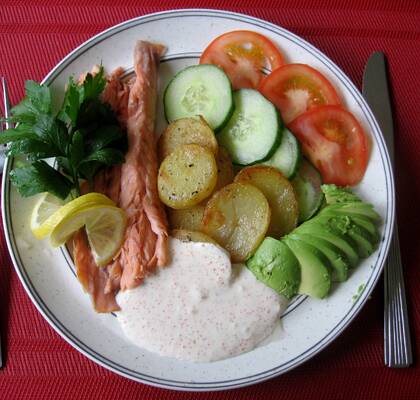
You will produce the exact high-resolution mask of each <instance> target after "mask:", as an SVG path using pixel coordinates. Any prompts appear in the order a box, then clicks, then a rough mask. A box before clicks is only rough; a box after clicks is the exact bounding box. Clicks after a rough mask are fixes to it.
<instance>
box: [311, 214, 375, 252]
mask: <svg viewBox="0 0 420 400" xmlns="http://www.w3.org/2000/svg"><path fill="white" fill-rule="evenodd" d="M312 223H317V224H321V225H323V226H326V227H328V228H330V229H332V230H334V231H335V232H336V233H337V234H340V233H341V234H342V235H344V236H346V237H347V238H350V239H351V240H352V241H353V242H354V245H353V248H355V249H356V251H357V253H358V254H359V257H360V258H366V257H369V256H370V255H371V254H372V253H373V251H374V249H375V246H374V245H373V244H372V243H371V241H373V238H371V237H370V234H369V232H368V231H366V230H365V229H364V228H362V227H360V226H358V225H356V224H355V223H354V222H353V220H352V217H351V216H348V215H336V214H334V213H332V214H331V211H330V215H328V214H324V215H321V214H320V215H319V216H317V218H315V219H313V220H312Z"/></svg>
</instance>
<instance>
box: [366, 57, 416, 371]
mask: <svg viewBox="0 0 420 400" xmlns="http://www.w3.org/2000/svg"><path fill="white" fill-rule="evenodd" d="M363 96H364V98H365V99H366V101H367V102H368V104H369V106H370V108H371V109H372V112H373V114H374V115H375V117H376V120H377V121H378V123H379V126H380V127H381V131H382V134H383V136H384V139H385V143H386V145H387V147H388V152H389V156H390V159H391V163H392V166H393V167H394V125H393V120H392V107H391V96H390V91H389V86H388V76H387V65H386V59H385V55H384V54H383V53H381V52H376V53H373V54H372V55H371V56H370V57H369V59H368V61H367V63H366V66H365V71H364V74H363ZM384 296H385V297H384V358H385V365H387V366H388V367H396V368H403V367H408V366H409V365H410V364H412V362H413V356H412V349H411V338H410V329H409V324H408V313H407V303H406V298H405V287H404V277H403V270H402V263H401V254H400V243H399V239H398V226H397V219H396V218H395V225H394V232H393V237H392V241H391V246H390V249H389V253H388V258H387V261H386V263H385V268H384Z"/></svg>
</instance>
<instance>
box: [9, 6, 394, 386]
mask: <svg viewBox="0 0 420 400" xmlns="http://www.w3.org/2000/svg"><path fill="white" fill-rule="evenodd" d="M183 16H207V17H211V16H213V17H216V18H217V17H219V18H220V17H222V18H223V17H224V18H229V19H236V20H240V21H242V22H248V23H251V24H252V25H256V26H259V27H262V28H265V29H268V30H271V31H272V32H274V33H275V34H283V35H286V36H288V38H293V39H294V40H296V41H297V42H298V43H299V44H300V45H303V46H304V48H305V49H306V50H308V51H309V52H310V53H311V54H313V55H314V56H316V57H317V58H318V59H319V60H320V61H322V62H324V64H326V65H327V66H328V67H329V68H330V69H331V70H332V71H333V72H334V74H335V76H336V77H337V78H339V79H340V81H341V82H342V83H343V84H345V85H346V86H347V87H348V89H349V90H350V92H351V93H352V95H353V97H354V98H355V100H356V102H357V103H358V106H359V107H360V109H361V110H362V111H363V112H364V114H365V117H366V119H367V120H368V121H369V125H370V126H371V127H373V128H374V129H373V130H374V132H373V136H374V137H375V138H376V140H377V142H378V145H379V146H378V147H379V151H380V154H381V159H382V164H383V166H384V170H385V179H386V183H387V181H388V183H389V188H388V190H387V193H386V196H387V208H388V210H387V215H385V219H384V221H383V224H384V241H383V243H382V245H381V247H380V252H379V253H378V257H377V260H376V264H379V266H377V267H376V268H375V269H374V271H375V272H376V273H375V272H374V273H372V274H371V275H370V276H369V279H368V281H367V283H366V286H367V287H366V289H365V290H364V291H363V293H362V295H361V296H360V297H359V299H358V300H357V301H356V302H355V303H354V304H353V306H352V307H351V308H350V310H349V312H348V313H347V314H346V315H345V316H344V317H343V319H342V320H340V322H339V323H337V324H336V325H335V326H334V328H333V329H332V330H330V331H329V332H328V333H327V335H325V336H324V337H323V338H322V339H321V340H320V341H319V342H318V343H317V344H316V345H315V346H313V347H316V349H315V350H312V351H310V352H309V354H306V355H304V356H302V354H305V353H306V352H307V351H308V349H306V350H305V351H304V352H303V353H302V354H300V355H299V356H297V357H296V359H297V361H295V362H292V364H291V365H289V366H288V367H286V368H285V369H282V368H281V366H277V367H275V368H271V369H270V370H268V371H263V372H261V373H258V374H254V375H252V376H250V377H245V378H236V379H231V380H228V381H224V382H221V381H219V382H216V383H211V382H192V381H173V380H169V379H163V378H159V377H152V376H148V375H145V374H141V373H138V372H136V374H137V375H139V374H140V375H142V376H133V375H130V374H128V372H124V370H120V369H119V368H118V367H120V366H118V367H117V365H116V363H115V362H113V361H111V360H107V359H106V358H105V357H103V356H101V355H100V354H96V356H95V355H94V354H92V352H93V353H96V351H95V350H93V349H89V347H87V346H86V345H85V344H84V343H82V342H81V341H80V340H79V339H78V338H77V336H75V335H74V334H73V333H72V332H70V331H69V330H68V329H67V328H66V327H65V326H63V325H62V324H61V322H60V321H59V320H58V319H57V318H56V317H55V316H54V315H53V314H52V313H51V312H50V310H49V309H48V306H46V305H45V303H44V302H43V300H42V298H40V296H39V295H38V293H37V292H36V289H35V288H34V287H33V285H31V281H30V279H29V277H28V276H25V275H24V271H25V268H24V265H23V263H22V262H21V260H20V257H19V253H18V251H17V249H16V243H15V238H14V237H13V239H12V236H13V228H12V225H11V221H10V219H11V218H10V211H9V208H10V201H9V197H10V180H9V179H8V178H7V177H8V172H9V171H10V168H11V165H12V161H13V160H12V159H10V158H8V159H7V160H6V162H5V165H4V169H3V177H4V178H3V181H2V188H1V191H2V202H1V211H2V218H3V228H4V235H5V239H6V244H7V248H8V251H9V255H10V258H11V259H12V262H13V266H14V269H15V271H16V273H17V274H18V276H19V279H20V281H21V283H22V285H23V286H24V288H25V291H26V293H27V294H28V296H29V297H30V299H31V301H32V303H33V304H34V305H35V306H36V308H37V310H38V311H39V312H40V313H41V315H42V316H43V318H44V319H45V320H46V321H47V322H48V323H49V325H50V326H51V327H52V328H53V329H54V330H55V331H56V332H57V333H58V334H59V335H60V336H61V337H62V338H63V339H64V340H66V342H67V343H69V344H70V345H71V346H72V347H74V348H75V349H76V350H77V351H79V352H80V353H82V354H83V355H85V356H86V357H88V358H89V359H90V360H92V361H94V362H95V363H97V364H99V365H101V366H102V367H104V368H106V369H108V370H111V371H112V372H114V373H117V374H119V375H122V376H124V377H126V378H129V379H131V380H135V381H138V382H142V383H145V384H149V385H152V386H156V387H160V388H166V389H173V390H184V391H213V390H227V389H234V388H239V387H244V386H248V385H252V384H255V383H259V382H263V381H265V380H268V379H271V378H274V377H275V376H278V375H281V374H283V373H286V372H288V371H290V370H292V369H294V368H296V367H298V366H299V365H301V364H303V363H304V362H306V361H308V360H310V359H311V358H313V357H314V356H315V355H316V354H318V353H319V352H321V351H322V350H324V349H325V348H326V347H327V346H328V345H329V344H331V343H332V342H333V341H334V340H335V339H336V338H338V337H339V336H340V335H341V333H342V332H343V331H344V329H346V328H347V327H348V326H349V325H350V323H351V322H352V321H353V320H354V318H355V317H356V316H357V315H358V314H359V312H360V310H361V309H362V308H363V306H364V304H365V303H366V301H367V299H368V297H369V295H370V293H371V292H372V290H373V289H374V288H375V286H376V284H377V281H378V279H379V277H380V275H381V273H382V270H383V268H384V264H385V260H386V256H387V254H388V251H389V246H390V240H391V237H392V231H393V227H394V221H395V184H394V176H393V169H392V167H391V163H390V158H389V154H388V151H387V148H386V145H385V142H384V139H383V135H382V132H381V129H380V127H379V124H378V123H377V121H376V118H375V117H374V115H373V113H372V111H371V109H370V107H369V106H368V104H367V103H366V101H365V100H364V98H363V96H362V95H361V93H360V91H359V90H358V89H357V88H356V86H355V85H354V84H353V82H352V81H351V80H350V79H349V78H348V77H347V75H346V74H345V73H344V72H343V71H342V70H341V69H340V68H339V67H338V66H337V65H336V64H335V63H334V62H333V61H332V60H331V59H330V58H329V57H327V56H326V55H325V54H324V53H322V52H321V51H320V50H319V49H317V48H316V47H315V46H314V45H312V44H310V43H309V42H307V41H306V40H305V39H303V38H301V37H299V36H298V35H296V34H294V33H292V32H290V31H289V30H287V29H285V28H283V27H281V26H278V25H275V24H273V23H271V22H268V21H265V20H263V19H260V18H256V17H253V16H249V15H247V14H242V13H236V12H231V11H225V10H215V9H204V8H193V9H176V10H166V11H162V12H157V13H151V14H144V15H141V16H138V17H135V18H131V19H129V20H126V21H123V22H121V23H119V24H116V25H114V26H111V27H109V28H108V29H106V30H104V31H102V32H99V33H98V34H96V35H94V36H93V37H91V38H90V39H88V40H86V41H85V42H83V43H82V44H81V45H79V46H78V47H76V48H75V49H74V50H72V51H71V52H70V53H68V54H67V55H66V56H65V57H64V58H63V59H61V60H60V61H59V62H58V63H57V64H56V65H55V66H54V68H52V69H51V71H50V72H49V73H48V74H47V75H46V77H45V78H44V79H43V80H42V83H43V84H48V85H49V84H51V82H52V81H53V80H54V79H55V77H56V76H57V75H58V74H59V73H60V72H61V70H62V69H64V68H65V67H67V65H68V64H69V63H70V62H72V61H73V60H74V59H75V58H76V57H78V56H80V55H81V54H83V53H84V52H85V51H87V50H88V49H90V48H91V47H93V46H95V45H96V44H97V43H99V42H101V41H103V40H106V39H107V38H108V37H110V36H112V35H113V34H116V33H118V32H121V31H122V30H125V29H129V28H131V27H132V26H136V25H139V24H141V23H146V22H149V21H151V20H153V19H156V18H159V17H164V18H169V17H171V18H172V17H173V18H177V17H183ZM377 133H378V134H377ZM6 200H7V201H6ZM49 314H51V315H49ZM78 342H80V344H79V343H78ZM83 347H87V350H86V349H85V348H83ZM100 358H103V359H105V360H106V361H107V362H109V364H107V363H106V362H104V361H102V360H101V359H100ZM123 368H124V367H123ZM126 369H127V368H126ZM175 382H176V383H177V384H176V385H173V384H172V383H175ZM226 383H230V384H228V385H226Z"/></svg>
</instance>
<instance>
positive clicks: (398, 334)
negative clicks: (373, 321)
mask: <svg viewBox="0 0 420 400" xmlns="http://www.w3.org/2000/svg"><path fill="white" fill-rule="evenodd" d="M384 280H385V282H384V283H385V287H384V295H385V298H384V300H385V301H384V304H385V307H384V319H385V324H384V331H385V332H384V338H385V346H384V351H385V364H386V365H387V366H388V367H394V368H405V367H408V366H409V365H410V364H412V362H413V355H412V351H411V338H410V328H409V325H408V313H407V301H406V297H405V287H404V277H403V271H402V263H401V253H400V241H399V238H398V224H397V219H396V218H395V225H394V232H393V236H392V241H391V245H390V248H389V253H388V259H387V262H386V264H385V269H384Z"/></svg>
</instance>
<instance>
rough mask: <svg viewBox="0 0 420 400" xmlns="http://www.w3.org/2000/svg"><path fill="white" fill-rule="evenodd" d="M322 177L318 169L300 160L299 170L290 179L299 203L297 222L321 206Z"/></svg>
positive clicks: (306, 217)
mask: <svg viewBox="0 0 420 400" xmlns="http://www.w3.org/2000/svg"><path fill="white" fill-rule="evenodd" d="M321 184H322V178H321V174H320V173H319V172H318V170H317V169H316V168H315V167H314V166H312V164H311V163H309V162H308V161H306V160H302V162H301V165H300V167H299V171H298V173H297V175H296V176H295V178H294V179H293V180H292V185H293V189H295V193H296V197H297V200H298V203H299V222H304V221H306V220H308V219H309V218H311V217H312V216H313V215H314V214H315V213H316V212H317V211H318V210H319V208H320V207H321V204H322V201H323V199H324V193H323V192H322V190H321Z"/></svg>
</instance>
